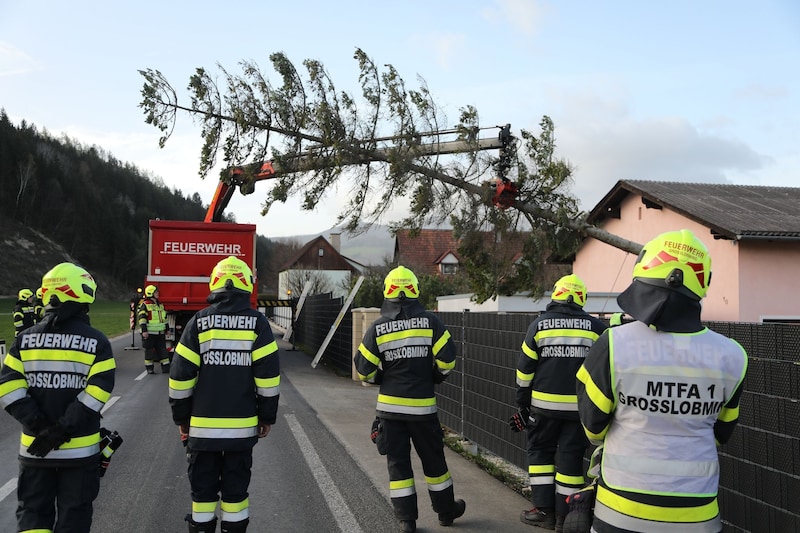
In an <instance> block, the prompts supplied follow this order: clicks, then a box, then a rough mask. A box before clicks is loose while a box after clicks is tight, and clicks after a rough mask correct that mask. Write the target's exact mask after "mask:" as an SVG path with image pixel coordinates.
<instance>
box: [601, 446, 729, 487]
mask: <svg viewBox="0 0 800 533" xmlns="http://www.w3.org/2000/svg"><path fill="white" fill-rule="evenodd" d="M602 464H603V468H604V469H614V470H624V471H626V472H631V473H637V474H647V475H656V476H685V477H709V476H717V475H719V463H718V462H717V461H679V460H677V459H655V458H652V457H650V458H644V457H632V456H630V455H616V454H610V453H604V454H603V463H602ZM715 494H716V493H713V494H710V495H715Z"/></svg>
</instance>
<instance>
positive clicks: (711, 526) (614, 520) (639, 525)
mask: <svg viewBox="0 0 800 533" xmlns="http://www.w3.org/2000/svg"><path fill="white" fill-rule="evenodd" d="M599 492H600V491H599V490H598V496H597V498H598V500H597V501H596V502H595V505H594V516H595V517H596V518H599V519H600V520H602V521H603V522H605V523H606V524H609V525H611V526H614V527H618V528H622V529H627V530H629V531H647V533H675V531H680V533H719V532H720V531H722V522H721V521H720V517H719V513H717V515H716V516H715V517H713V518H711V519H709V520H705V521H702V522H683V521H678V520H676V519H677V517H678V514H679V513H680V512H681V511H682V509H673V508H669V507H666V508H660V511H661V512H663V513H665V514H666V516H668V517H672V520H673V521H672V522H660V521H655V520H645V519H642V518H635V517H633V516H629V515H626V514H623V513H620V512H618V511H615V510H614V509H612V508H610V507H608V506H607V505H605V504H604V503H603V502H601V501H600V500H599V498H600V494H599ZM716 503H717V502H716V500H715V501H714V504H715V505H716ZM636 507H653V506H650V505H645V504H636ZM676 524H680V527H679V528H677V527H676Z"/></svg>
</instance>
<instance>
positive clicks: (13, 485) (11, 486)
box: [0, 477, 17, 502]
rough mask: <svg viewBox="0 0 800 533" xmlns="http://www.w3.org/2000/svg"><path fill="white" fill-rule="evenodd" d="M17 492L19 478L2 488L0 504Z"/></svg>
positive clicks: (13, 478) (13, 479) (11, 480)
mask: <svg viewBox="0 0 800 533" xmlns="http://www.w3.org/2000/svg"><path fill="white" fill-rule="evenodd" d="M15 490H17V478H15V477H12V478H11V479H9V480H8V483H6V484H5V485H3V486H2V487H0V502H1V501H3V500H5V499H6V496H8V495H9V494H11V493H12V492H14V491H15Z"/></svg>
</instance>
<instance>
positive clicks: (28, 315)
mask: <svg viewBox="0 0 800 533" xmlns="http://www.w3.org/2000/svg"><path fill="white" fill-rule="evenodd" d="M13 318H14V336H15V337H16V336H18V335H19V334H20V332H21V331H23V330H25V329H27V328H29V327H31V326H32V325H34V324H35V323H36V322H38V320H37V319H36V309H35V307H34V305H33V304H32V303H30V302H29V301H28V300H18V301H17V304H16V305H15V306H14V313H13Z"/></svg>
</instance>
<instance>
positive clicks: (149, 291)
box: [137, 285, 170, 374]
mask: <svg viewBox="0 0 800 533" xmlns="http://www.w3.org/2000/svg"><path fill="white" fill-rule="evenodd" d="M137 314H138V316H139V327H140V328H141V330H142V347H143V348H144V368H145V370H147V373H148V374H155V370H154V367H155V361H156V360H158V363H159V364H160V365H161V372H162V373H164V374H168V373H169V361H170V356H169V352H168V351H167V341H166V338H165V334H166V332H167V311H166V310H165V309H164V305H163V304H162V303H161V302H159V301H158V287H156V286H155V285H148V286H147V287H145V288H144V298H142V300H141V301H140V302H139V311H138V312H137Z"/></svg>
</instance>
